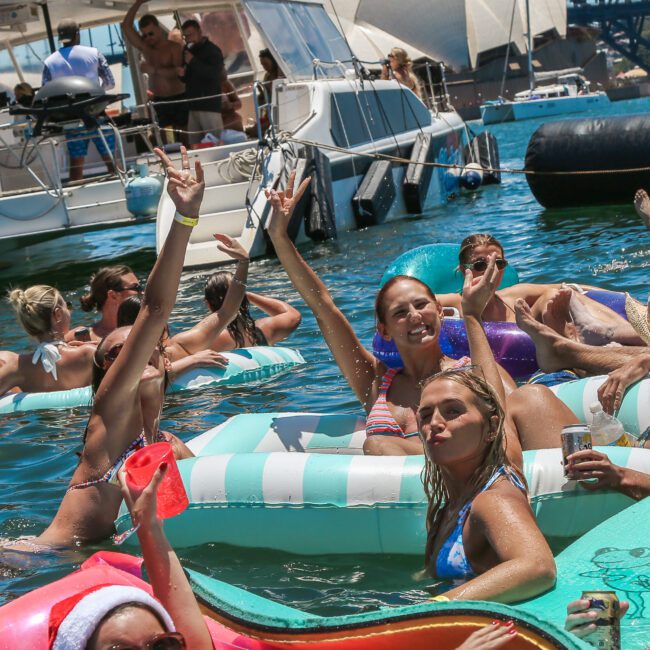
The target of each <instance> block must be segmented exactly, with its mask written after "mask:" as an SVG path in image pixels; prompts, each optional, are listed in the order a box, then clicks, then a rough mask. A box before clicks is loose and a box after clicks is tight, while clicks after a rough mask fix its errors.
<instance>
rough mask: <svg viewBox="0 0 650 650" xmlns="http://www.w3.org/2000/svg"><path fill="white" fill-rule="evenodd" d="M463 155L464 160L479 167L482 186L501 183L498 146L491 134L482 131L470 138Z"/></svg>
mask: <svg viewBox="0 0 650 650" xmlns="http://www.w3.org/2000/svg"><path fill="white" fill-rule="evenodd" d="M464 155H465V160H469V161H471V162H476V163H478V164H479V165H480V166H481V169H482V170H483V185H491V184H493V183H500V182H501V171H500V165H501V162H500V160H499V145H498V143H497V139H496V138H495V137H494V135H492V133H490V132H489V131H483V132H481V133H479V134H478V135H477V136H475V137H474V138H472V139H471V140H470V142H469V144H468V145H467V146H466V147H465V154H464ZM488 170H489V171H488Z"/></svg>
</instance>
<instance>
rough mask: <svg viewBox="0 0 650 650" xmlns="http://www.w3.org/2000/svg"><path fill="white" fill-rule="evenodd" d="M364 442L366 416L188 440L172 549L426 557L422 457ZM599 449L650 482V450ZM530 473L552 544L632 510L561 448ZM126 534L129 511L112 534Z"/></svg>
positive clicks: (265, 425)
mask: <svg viewBox="0 0 650 650" xmlns="http://www.w3.org/2000/svg"><path fill="white" fill-rule="evenodd" d="M647 381H648V383H650V380H647ZM649 388H650V386H649ZM645 404H646V408H650V402H649V401H646V402H645ZM365 438H366V434H365V418H364V417H361V416H354V415H318V414H304V413H297V414H282V413H265V414H254V415H238V416H235V417H233V418H230V419H229V420H227V421H226V422H225V423H223V424H221V425H219V426H218V427H215V428H214V429H211V430H210V431H207V432H206V433H204V434H202V435H200V436H198V437H197V438H195V439H194V440H191V441H190V442H189V443H188V446H189V447H190V449H191V450H192V451H193V452H194V453H195V454H196V455H197V457H196V458H190V459H187V460H182V461H180V462H179V468H180V471H181V475H182V477H183V481H184V483H185V488H186V490H187V493H188V497H189V501H190V506H189V508H188V509H187V510H186V511H185V512H184V513H182V514H181V515H179V516H177V517H173V518H171V519H167V520H166V521H165V531H166V533H167V535H168V537H169V539H170V541H171V543H172V545H173V546H174V547H178V548H181V547H188V546H193V545H198V544H207V543H212V542H217V543H225V544H231V545H235V546H251V547H259V546H263V547H265V548H272V549H277V550H282V551H288V552H290V553H299V554H306V555H309V554H336V553H400V554H411V555H420V554H422V553H424V543H425V518H426V498H425V495H424V490H423V487H422V480H421V473H422V468H423V462H424V460H423V456H364V455H363V454H362V447H363V442H364V440H365ZM603 449H604V450H606V452H607V454H608V455H609V456H610V458H611V459H612V462H614V463H616V464H617V465H620V466H622V467H630V468H633V469H636V470H638V471H643V472H647V473H650V450H647V449H638V448H629V447H627V448H624V447H607V448H603ZM524 464H525V467H524V471H525V475H526V479H527V481H528V484H529V486H530V497H531V503H532V507H533V511H534V513H535V515H536V517H537V520H538V523H539V525H540V528H541V529H542V532H544V533H545V534H546V535H548V536H551V537H564V538H575V537H577V536H579V535H582V534H584V533H585V532H586V531H588V530H590V529H591V528H593V527H594V526H596V525H597V524H599V523H600V522H602V521H604V520H605V519H607V518H608V517H611V516H612V515H614V514H616V513H617V512H620V511H621V510H622V509H623V508H625V507H627V506H629V505H630V504H631V503H633V501H632V499H630V498H629V497H626V496H624V495H622V494H620V493H619V492H593V491H588V490H586V489H584V488H582V487H581V486H580V485H579V484H577V483H576V482H575V481H569V480H567V479H566V478H565V477H564V472H563V467H562V455H561V450H560V449H546V450H539V451H527V452H524ZM130 526H131V520H130V517H129V515H128V513H127V512H126V510H125V508H124V506H123V507H122V509H121V511H120V514H119V515H118V519H117V521H116V528H117V530H118V532H122V531H124V530H126V529H128V528H130ZM342 530H344V531H345V535H341V531H342ZM260 531H264V534H263V536H260ZM129 543H133V544H135V543H136V540H135V538H133V537H132V538H130V539H129V540H128V541H127V542H126V544H129Z"/></svg>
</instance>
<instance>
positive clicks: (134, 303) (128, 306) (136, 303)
mask: <svg viewBox="0 0 650 650" xmlns="http://www.w3.org/2000/svg"><path fill="white" fill-rule="evenodd" d="M140 307H142V298H141V297H140V296H129V297H128V298H125V299H124V301H123V302H122V304H121V305H120V306H119V307H118V310H117V327H125V326H126V325H133V323H135V319H136V318H137V317H138V314H139V313H140Z"/></svg>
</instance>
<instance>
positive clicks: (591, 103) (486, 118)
mask: <svg viewBox="0 0 650 650" xmlns="http://www.w3.org/2000/svg"><path fill="white" fill-rule="evenodd" d="M516 3H517V0H515V5H514V6H513V12H514V9H515V7H516ZM529 3H530V0H526V30H527V39H528V85H529V87H528V90H522V91H521V92H518V93H516V94H515V96H514V99H512V100H509V99H504V98H503V97H499V98H498V99H496V100H491V101H487V102H485V103H484V104H482V105H481V107H480V109H481V119H482V120H483V124H498V123H500V122H514V121H519V120H529V119H532V118H535V117H547V116H551V115H564V114H570V113H581V112H583V111H586V110H589V109H592V108H597V107H599V106H606V105H608V104H609V98H608V97H607V94H606V93H605V92H603V91H602V90H599V91H592V90H591V89H590V84H589V81H587V79H585V77H584V76H582V75H581V74H578V73H577V72H570V73H568V74H564V75H560V76H558V78H557V83H556V84H552V85H548V86H536V85H535V74H534V72H533V35H532V30H531V27H530V4H529Z"/></svg>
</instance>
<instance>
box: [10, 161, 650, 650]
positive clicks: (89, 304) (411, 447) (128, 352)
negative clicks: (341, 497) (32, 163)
mask: <svg viewBox="0 0 650 650" xmlns="http://www.w3.org/2000/svg"><path fill="white" fill-rule="evenodd" d="M157 155H158V156H159V157H160V159H161V161H162V163H163V165H164V166H165V168H166V173H167V177H168V192H169V194H170V197H171V199H172V200H173V202H174V204H175V206H176V210H177V213H176V217H175V219H174V223H173V226H172V229H171V232H170V235H169V237H168V238H167V241H166V243H165V245H164V247H163V249H162V251H161V253H160V255H159V257H158V259H157V260H156V263H155V265H154V267H153V269H152V271H151V273H150V275H149V277H148V279H147V282H146V284H143V283H141V282H140V280H139V279H138V278H137V276H136V275H135V274H134V273H133V271H132V270H131V269H130V268H129V267H126V266H114V267H109V268H103V269H101V270H99V271H98V272H97V273H96V274H95V275H94V276H93V277H92V279H91V282H90V290H89V291H88V293H87V294H85V295H84V296H82V298H81V306H82V308H83V309H84V310H85V311H88V312H90V311H92V310H96V311H97V313H98V319H97V320H96V321H95V322H94V323H92V324H91V325H90V326H85V325H82V326H76V327H73V326H72V325H71V304H70V303H69V302H67V301H66V300H65V297H64V296H63V295H62V294H61V293H60V292H59V291H58V290H57V289H56V288H54V287H51V286H45V285H37V286H33V287H29V288H25V289H19V288H14V289H13V290H11V292H10V293H9V301H10V302H11V304H12V306H13V308H14V310H15V312H16V315H17V317H18V320H19V322H20V324H21V325H22V327H23V329H24V330H25V332H26V333H27V334H28V335H30V336H31V337H32V338H33V339H34V340H35V341H36V347H35V350H34V351H33V352H29V353H25V354H16V353H13V352H0V394H3V393H6V392H8V391H15V390H20V391H27V392H37V391H53V390H62V389H69V388H76V387H81V386H85V385H88V384H90V385H92V388H93V394H94V398H93V402H92V409H91V414H90V417H89V419H88V423H87V426H86V429H85V432H84V435H83V451H82V452H81V454H80V458H79V462H78V465H77V467H76V469H75V471H74V473H73V475H72V477H71V480H70V483H69V485H68V488H67V490H66V491H65V494H64V495H63V498H62V500H61V504H60V506H59V509H58V512H57V513H56V515H55V517H54V519H53V521H52V522H51V523H50V525H49V526H48V527H47V528H46V529H45V530H44V531H43V532H42V533H41V534H40V535H38V536H37V537H33V538H21V539H18V540H15V541H14V542H11V543H7V544H5V546H4V548H3V551H2V552H3V553H33V552H39V551H43V550H52V549H54V550H57V549H63V548H66V547H70V546H73V545H78V544H88V543H95V542H97V541H100V540H103V539H106V538H107V537H109V536H110V535H111V534H112V533H113V532H114V521H115V519H116V516H117V513H118V509H119V506H120V503H121V502H122V499H125V500H126V503H127V505H128V507H129V509H130V511H131V515H132V519H133V523H134V526H135V529H136V531H137V534H138V537H139V539H140V543H141V547H142V551H143V554H144V558H145V562H146V565H147V568H148V572H149V576H150V579H151V582H152V585H153V590H154V595H155V596H156V600H151V599H149V600H147V599H146V598H144V596H143V597H142V598H135V599H134V598H132V597H131V596H130V595H129V597H128V600H123V601H119V598H118V601H113V600H110V599H109V600H107V601H106V602H109V603H111V604H112V606H111V607H108V606H100V605H99V604H98V603H101V602H104V601H103V600H102V599H101V598H100V597H99V596H94V599H95V600H93V603H94V605H93V608H94V609H95V610H96V614H95V616H94V617H92V625H91V624H90V623H89V624H88V625H86V627H83V626H81V628H83V631H82V632H79V629H81V628H80V627H79V626H74V625H71V624H69V623H68V624H65V623H64V621H65V620H66V616H70V615H73V614H71V612H72V613H74V611H75V607H74V606H73V607H71V608H69V611H68V612H67V613H66V616H63V617H62V618H61V620H58V621H57V622H55V623H56V624H54V627H53V628H52V629H53V630H54V631H53V632H52V634H53V645H52V647H54V648H64V647H65V648H77V647H78V648H84V647H88V648H104V647H112V646H111V643H112V644H116V643H142V642H144V641H150V640H151V639H158V640H160V639H162V640H166V641H165V642H166V643H167V645H164V644H163V645H150V646H149V647H156V648H181V647H189V648H209V647H212V646H211V641H210V639H209V635H208V633H207V631H206V628H205V624H204V623H203V619H202V618H201V616H200V613H199V609H198V605H197V604H196V601H195V600H194V597H193V595H192V594H191V590H190V588H189V585H188V583H187V580H186V578H185V576H184V574H183V571H182V568H181V567H180V564H179V562H178V560H177V558H176V556H175V554H174V552H173V550H172V549H171V548H170V547H169V544H168V543H167V541H166V539H165V535H164V533H163V531H162V527H161V524H160V521H159V520H158V519H157V518H156V515H155V503H156V489H157V486H158V485H159V483H160V481H161V480H162V477H163V475H164V473H165V471H166V469H167V468H166V467H165V466H161V467H160V468H159V469H158V471H157V472H156V474H155V475H154V477H153V479H152V480H151V483H150V484H149V485H148V486H147V487H146V488H145V489H144V490H140V491H137V490H134V489H133V488H132V487H129V486H127V485H126V483H125V481H124V472H123V466H124V463H125V461H126V460H127V459H128V458H129V457H130V456H131V455H133V454H134V453H135V452H137V450H139V449H142V448H144V447H146V446H147V445H151V444H152V443H154V442H158V441H163V442H167V443H169V444H170V445H171V447H172V448H173V451H174V456H175V458H176V459H178V460H181V459H184V458H188V457H191V456H192V455H193V454H192V452H191V451H190V449H189V448H188V447H187V445H186V444H185V443H184V442H183V441H182V440H180V439H179V438H178V437H176V436H174V435H173V434H172V433H169V432H164V431H162V430H161V429H160V419H161V413H162V408H163V402H164V396H165V389H166V387H167V385H168V383H169V381H170V377H171V376H173V375H174V374H177V373H180V372H183V371H185V370H187V369H188V368H190V367H203V366H220V365H223V364H224V363H226V360H225V359H224V357H223V356H222V355H221V354H220V353H222V352H224V351H226V350H230V349H233V348H238V347H250V346H256V345H274V344H276V343H278V342H280V341H282V340H284V339H286V338H287V337H289V336H290V335H291V333H292V332H293V331H294V330H295V329H296V328H297V327H298V326H299V324H300V320H301V317H300V313H299V312H298V311H297V310H296V309H295V308H293V307H292V306H290V305H289V304H288V303H286V302H283V301H280V300H277V299H275V298H269V297H266V296H262V295H259V294H256V293H252V292H250V291H247V281H248V267H249V260H248V256H247V254H246V252H245V251H244V249H243V248H242V247H241V246H240V245H239V244H238V242H237V241H236V240H234V239H231V238H230V237H228V236H226V235H219V234H216V235H215V245H216V246H218V247H219V249H220V250H222V251H223V252H225V253H227V254H228V255H229V256H230V257H232V259H233V261H234V262H236V270H235V272H234V273H233V274H230V273H226V272H219V273H216V274H214V275H212V276H211V277H210V278H209V279H208V281H207V283H206V286H205V300H206V305H207V308H208V310H209V313H208V314H207V315H206V316H205V317H203V318H202V319H201V320H199V321H198V322H197V323H196V324H195V325H193V326H192V327H189V328H188V329H185V330H182V331H178V332H176V333H172V332H170V330H169V327H168V320H169V317H170V315H171V313H172V309H173V308H174V305H175V302H176V295H177V291H178V287H179V283H180V276H181V271H182V267H183V259H184V254H185V249H186V246H187V244H188V241H189V237H190V234H191V232H192V229H193V227H195V226H196V225H197V223H198V221H199V217H198V215H199V212H200V206H201V201H202V198H203V190H204V183H203V172H202V170H201V166H200V163H198V162H197V163H196V167H195V170H194V172H192V171H191V170H190V163H189V158H188V155H187V152H186V151H185V150H184V149H183V150H182V158H181V161H182V162H181V165H182V166H181V169H176V168H175V167H174V166H173V164H172V162H171V161H170V159H169V158H168V157H167V155H166V154H165V153H164V152H162V151H161V150H157ZM293 182H294V179H293V177H291V178H290V179H289V182H288V187H287V189H286V191H285V192H282V191H277V190H275V189H270V190H268V191H267V198H268V201H269V202H270V205H271V209H272V216H271V219H270V221H269V223H268V224H267V230H268V234H269V237H270V239H271V242H272V243H273V246H274V249H275V251H276V253H277V256H278V259H279V260H280V262H281V264H282V266H283V267H284V269H285V271H286V273H287V275H288V277H289V279H290V281H291V282H292V284H293V286H294V287H295V289H296V290H297V291H298V293H299V294H300V295H301V297H302V299H303V300H304V302H305V303H306V305H307V307H308V308H309V309H310V310H311V311H312V312H313V313H314V315H315V317H316V320H317V323H318V326H319V327H320V330H321V332H322V335H323V338H324V339H325V341H326V343H327V345H328V346H329V349H330V350H331V353H332V355H333V357H334V360H335V362H336V363H337V364H338V366H339V368H340V370H341V373H342V374H343V376H344V377H345V379H346V380H347V382H348V383H349V385H350V387H351V388H352V390H353V392H354V393H355V395H356V397H357V399H358V400H359V402H360V403H361V405H362V406H363V408H364V409H365V411H366V414H367V420H366V434H367V438H366V441H365V444H364V446H363V451H364V453H366V454H369V455H391V456H395V455H415V454H424V457H425V472H424V476H423V481H424V489H425V492H426V495H427V498H428V511H427V521H426V525H427V540H426V553H425V557H424V563H425V567H426V569H427V572H428V573H429V574H430V575H432V576H435V577H438V578H444V579H449V580H453V581H454V584H455V585H456V586H454V587H453V588H451V589H450V590H449V591H447V592H446V593H445V594H444V595H442V596H437V597H436V598H437V599H439V600H488V601H497V602H504V603H510V602H516V601H520V600H522V599H527V598H531V597H533V596H535V595H537V594H540V593H542V592H544V591H545V590H547V589H549V588H550V587H551V586H552V585H553V583H554V581H555V577H556V569H555V563H554V559H553V554H552V552H551V549H550V548H549V545H548V543H547V541H546V540H545V538H544V536H543V535H542V533H541V532H540V529H539V528H538V526H537V524H536V522H535V518H534V516H533V512H532V510H531V507H530V505H529V501H528V497H527V485H526V480H525V478H524V475H523V471H522V467H523V458H522V453H523V452H524V451H526V450H530V449H546V448H554V447H559V446H560V432H561V430H562V428H563V427H565V426H567V425H571V424H574V423H577V421H578V420H577V418H576V415H575V414H574V413H573V412H572V411H571V410H570V409H569V408H568V407H567V406H565V405H564V403H563V402H561V401H560V400H559V399H558V398H557V397H556V396H555V395H554V394H553V393H552V392H551V390H549V388H548V387H546V386H544V385H541V384H531V383H527V384H523V385H519V386H518V385H517V384H516V383H515V381H514V380H513V378H512V377H511V376H510V375H509V373H508V372H507V371H506V370H505V369H504V368H503V367H501V366H500V365H499V364H497V362H496V361H495V358H494V354H493V352H492V349H491V347H490V344H489V341H488V338H487V336H486V333H485V329H484V321H515V322H516V323H517V325H518V326H519V327H520V328H521V329H523V330H524V331H525V332H527V333H528V334H529V335H530V336H531V337H532V339H533V341H534V342H535V345H536V349H537V355H538V360H539V365H540V367H541V369H542V370H543V371H545V373H555V372H557V371H558V370H565V369H567V368H569V369H571V373H572V374H573V375H574V376H585V375H589V374H601V373H609V375H608V378H607V380H606V381H605V382H604V384H603V385H602V387H601V389H600V391H599V399H600V401H601V402H602V406H603V408H604V410H605V411H606V412H608V413H613V412H616V410H617V409H618V407H619V406H620V404H621V400H622V398H623V395H624V393H625V391H626V389H627V388H628V387H629V386H630V385H632V384H633V383H634V382H636V381H638V380H640V379H642V378H643V377H645V376H647V374H648V373H649V372H650V347H648V346H649V345H650V319H649V316H648V312H647V310H646V309H645V306H644V305H642V304H641V303H637V302H636V301H634V300H633V299H631V298H628V303H629V304H628V307H629V310H628V315H629V316H630V318H629V320H625V319H624V318H622V317H621V316H620V315H618V314H616V313H615V312H614V311H612V310H611V309H609V308H607V307H604V306H603V305H600V304H598V303H596V302H594V301H593V300H591V299H590V298H588V297H587V296H586V295H585V294H584V293H583V290H584V289H587V288H589V287H587V286H584V285H583V286H582V287H578V286H574V285H571V286H569V285H564V284H556V285H553V284H545V285H542V284H532V283H527V284H525V283H520V284H515V285H513V286H511V287H508V288H506V289H499V288H498V287H499V285H500V283H501V280H502V277H503V274H504V271H505V269H506V267H507V265H508V261H507V257H506V253H505V250H504V249H503V246H502V245H501V244H500V243H499V242H498V241H497V240H496V239H495V238H494V237H491V236H490V235H485V234H476V235H472V236H470V237H467V238H466V239H465V240H464V241H463V242H462V244H461V247H460V254H459V260H458V262H459V269H460V270H461V271H462V273H463V274H464V284H463V288H462V292H461V293H460V294H459V295H458V294H447V295H437V296H436V295H434V294H433V293H432V291H431V289H430V288H429V287H428V286H427V285H426V284H425V283H424V282H422V281H420V280H417V279H415V278H413V277H407V276H402V275H398V276H396V277H394V278H392V279H390V280H389V281H388V282H387V283H385V284H384V286H383V287H382V288H381V290H380V291H379V293H378V295H377V296H376V299H375V312H376V319H377V328H378V332H379V335H380V336H381V337H382V338H384V339H386V340H392V341H393V342H394V343H395V345H396V347H397V350H398V351H399V354H400V356H401V359H402V364H403V365H402V367H401V368H400V369H391V368H388V367H387V366H386V365H385V364H384V363H382V362H381V361H380V360H379V359H377V358H376V357H375V356H374V355H373V354H372V352H371V351H369V350H367V349H366V348H365V347H364V346H363V345H362V343H361V342H360V340H359V338H358V337H357V335H356V333H355V332H354V330H353V328H352V326H351V325H350V323H349V322H348V320H347V319H346V317H345V316H344V314H343V313H342V312H341V310H339V309H338V307H337V306H336V304H335V302H334V300H333V298H332V296H331V294H330V292H329V291H328V289H327V287H326V286H325V284H324V283H323V282H322V280H321V279H320V278H319V277H318V276H317V274H316V273H315V272H314V271H313V269H311V267H310V266H309V265H308V263H307V262H306V261H305V260H304V258H303V257H302V256H301V254H300V252H299V251H298V249H297V248H296V246H295V245H294V243H293V242H292V240H291V238H290V236H289V234H288V232H287V229H288V224H289V221H290V219H291V215H292V212H293V210H294V208H295V206H296V204H297V202H298V201H299V199H300V197H301V195H302V194H303V192H305V191H306V188H307V186H308V184H309V182H310V181H309V179H306V180H305V181H303V183H302V184H301V185H300V187H299V188H297V189H296V190H295V192H294V189H293ZM250 304H252V305H254V306H255V307H257V308H258V309H260V310H261V311H262V312H264V314H265V315H264V316H263V317H261V318H258V319H256V320H254V319H253V318H252V316H251V314H250V310H249V307H250ZM450 308H455V309H457V310H458V312H459V313H460V315H461V316H462V319H463V321H464V324H465V328H466V332H467V337H468V341H469V349H470V354H469V356H468V357H462V358H452V357H451V356H448V355H447V354H445V353H444V352H443V350H442V349H441V344H440V332H441V327H442V322H443V320H444V318H445V310H446V309H450ZM540 413H543V414H544V417H543V418H540V417H539V414H540ZM568 462H569V469H570V470H571V471H573V472H574V474H575V476H576V477H577V479H578V480H580V481H589V482H584V483H583V485H584V486H585V487H586V488H587V489H589V490H599V489H609V490H618V491H620V492H622V493H624V494H626V495H628V496H630V497H632V498H634V499H641V498H643V497H645V496H647V495H649V494H650V476H649V475H647V474H644V473H642V472H638V471H635V470H631V469H627V468H621V467H617V466H615V465H613V464H612V463H611V462H610V460H609V458H608V456H607V455H606V454H604V453H602V452H599V451H596V450H583V451H578V452H576V453H575V454H573V455H572V456H570V457H569V458H568ZM504 521H508V526H507V527H506V526H504V525H503V522H504ZM87 597H88V598H90V596H87ZM97 599H99V600H97ZM134 600H135V603H134V602H133V601H134ZM125 603H128V606H126V605H125ZM589 605H590V604H589V601H576V602H574V603H572V604H571V605H570V607H569V612H570V616H569V618H568V619H567V626H568V628H569V629H573V630H574V631H575V632H576V634H579V635H584V634H588V633H589V631H590V630H591V629H592V628H591V627H590V624H591V623H590V621H591V620H592V616H593V612H592V610H590V609H589ZM55 609H56V612H55V611H54V610H53V612H52V614H53V616H54V615H55V614H57V615H59V614H60V613H61V611H60V610H61V608H55ZM622 611H624V607H623V610H622ZM57 626H58V627H57ZM69 629H74V632H70V634H72V635H73V636H67V634H68V632H66V630H69ZM57 630H58V631H57ZM511 631H512V630H511V629H510V628H509V627H508V626H507V625H506V626H495V628H494V629H486V630H481V631H480V634H479V633H477V635H478V636H477V638H478V639H479V642H478V643H476V642H473V641H471V640H468V642H467V643H466V644H465V645H463V646H462V647H463V648H464V649H465V650H467V649H469V648H474V647H481V648H488V647H500V646H501V645H503V644H505V643H506V642H507V640H508V638H511V637H512V634H510V632H511ZM74 635H77V636H74ZM488 637H489V638H488ZM70 639H73V640H74V642H73V641H71V640H70ZM182 639H184V641H182ZM183 643H185V644H186V645H185V646H183ZM471 643H474V645H471ZM57 644H58V645H57ZM75 644H76V645H75ZM174 644H176V645H174ZM468 644H470V645H468ZM490 644H493V645H490Z"/></svg>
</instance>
